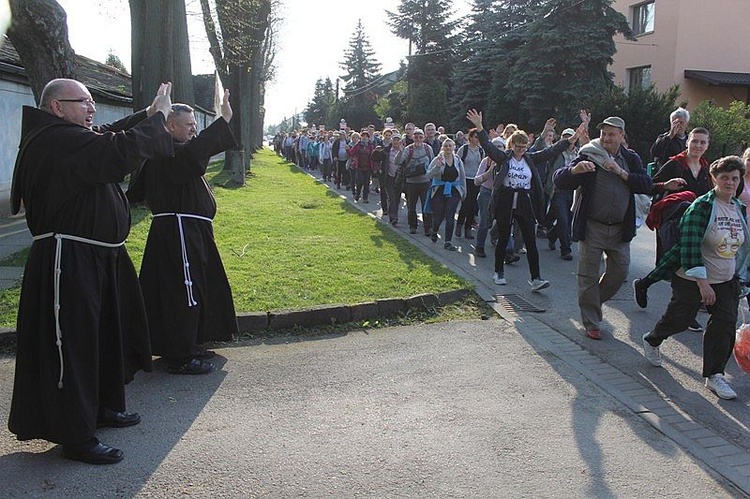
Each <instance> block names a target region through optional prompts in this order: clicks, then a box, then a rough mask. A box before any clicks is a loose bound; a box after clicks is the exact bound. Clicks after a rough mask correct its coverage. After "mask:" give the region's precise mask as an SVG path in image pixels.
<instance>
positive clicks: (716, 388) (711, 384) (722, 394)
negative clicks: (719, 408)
mask: <svg viewBox="0 0 750 499" xmlns="http://www.w3.org/2000/svg"><path fill="white" fill-rule="evenodd" d="M706 388H708V389H709V390H711V391H712V392H714V393H715V394H716V395H717V396H718V397H719V398H723V399H724V400H732V399H736V398H737V394H736V393H735V392H734V390H732V387H731V386H729V382H728V381H727V380H726V378H724V375H723V374H712V375H711V376H709V377H708V378H706Z"/></svg>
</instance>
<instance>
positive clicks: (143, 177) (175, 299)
mask: <svg viewBox="0 0 750 499" xmlns="http://www.w3.org/2000/svg"><path fill="white" fill-rule="evenodd" d="M234 145H235V140H234V136H233V135H232V132H231V130H230V129H229V126H228V125H227V122H226V121H224V119H222V118H219V119H217V120H216V121H214V122H213V123H212V124H211V125H210V126H209V127H208V128H206V129H205V130H203V132H201V133H200V134H199V135H198V136H197V137H195V138H193V139H192V140H190V141H189V142H188V143H186V144H183V145H177V146H176V147H175V154H174V156H173V157H171V158H160V159H153V160H149V161H148V162H146V164H145V165H144V167H143V170H142V171H141V174H140V178H139V180H138V181H137V182H136V184H140V183H145V196H146V203H147V204H148V206H149V208H150V209H151V211H152V212H153V213H154V214H158V213H185V214H192V215H199V216H201V217H205V218H209V219H213V218H214V216H215V215H216V200H215V199H214V196H213V193H212V192H211V189H210V188H209V187H208V184H207V183H206V181H205V179H204V178H203V175H204V174H205V173H206V168H207V166H208V162H209V160H210V159H211V156H213V155H215V154H218V153H220V152H222V151H225V150H227V149H228V148H230V147H233V146H234ZM129 192H130V191H129ZM182 229H183V234H184V241H185V249H186V252H187V258H188V261H189V262H190V274H191V279H192V283H193V284H192V295H193V299H194V301H195V302H197V303H196V304H195V305H192V306H189V305H188V298H187V289H186V287H185V278H184V276H183V259H182V251H181V244H180V227H179V224H178V219H177V217H175V216H161V217H154V219H153V221H152V222H151V228H150V230H149V233H148V240H147V242H146V249H145V250H144V254H143V264H142V265H141V273H140V280H141V289H142V290H143V297H144V298H145V300H146V312H147V314H148V321H149V328H150V330H151V348H152V350H153V353H154V355H161V356H163V357H165V358H167V359H173V360H182V359H186V358H188V357H190V356H192V355H193V354H195V353H196V346H197V345H199V344H201V343H205V342H206V341H228V340H231V339H232V336H233V335H236V334H237V316H236V314H235V311H234V302H233V301H232V290H231V288H230V287H229V281H228V279H227V275H226V272H225V271H224V266H223V264H222V263H221V257H220V255H219V251H218V249H217V248H216V243H215V241H214V233H213V226H212V225H211V222H209V221H206V220H201V219H196V218H189V217H188V218H186V217H183V218H182Z"/></svg>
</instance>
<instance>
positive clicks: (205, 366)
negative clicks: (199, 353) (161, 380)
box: [167, 359, 214, 374]
mask: <svg viewBox="0 0 750 499" xmlns="http://www.w3.org/2000/svg"><path fill="white" fill-rule="evenodd" d="M213 370H214V365H213V364H212V363H210V362H204V361H202V360H200V359H190V360H188V361H187V362H185V363H184V364H172V365H169V366H167V372H169V374H208V373H210V372H211V371H213Z"/></svg>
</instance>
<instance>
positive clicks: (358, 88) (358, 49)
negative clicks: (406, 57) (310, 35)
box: [337, 19, 380, 129]
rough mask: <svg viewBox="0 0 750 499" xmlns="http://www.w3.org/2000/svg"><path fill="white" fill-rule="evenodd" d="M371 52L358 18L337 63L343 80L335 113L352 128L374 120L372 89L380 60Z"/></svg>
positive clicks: (373, 90)
mask: <svg viewBox="0 0 750 499" xmlns="http://www.w3.org/2000/svg"><path fill="white" fill-rule="evenodd" d="M374 56H375V51H374V50H373V49H372V47H371V46H370V41H369V40H368V38H367V35H366V34H365V30H364V27H363V26H362V20H361V19H360V20H358V21H357V26H356V27H355V29H354V34H353V35H352V37H351V39H350V40H349V48H348V49H347V50H345V51H344V61H343V62H342V63H341V69H343V70H344V71H346V74H345V75H343V76H341V79H342V80H344V83H345V86H344V98H343V99H342V100H341V101H340V102H339V105H338V106H337V110H338V114H340V115H341V117H343V118H344V119H345V120H346V121H347V123H349V125H350V126H351V127H352V128H355V129H356V128H358V127H361V126H365V125H367V124H368V123H370V122H373V123H374V122H375V121H376V120H377V115H376V114H375V111H374V110H373V108H374V106H375V103H376V102H377V100H378V95H377V92H376V90H377V82H378V80H379V79H380V63H379V62H377V61H376V60H375V57H374Z"/></svg>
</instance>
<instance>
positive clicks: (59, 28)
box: [8, 0, 76, 103]
mask: <svg viewBox="0 0 750 499" xmlns="http://www.w3.org/2000/svg"><path fill="white" fill-rule="evenodd" d="M10 9H11V13H12V15H13V22H12V24H11V26H10V29H9V30H8V38H10V41H11V42H13V46H14V47H15V48H16V51H18V56H19V57H20V58H21V62H22V63H23V66H24V68H25V69H26V75H27V77H28V79H29V85H30V86H31V90H32V92H34V98H35V99H36V101H37V103H39V98H40V97H41V95H42V89H44V86H45V85H46V84H47V83H48V82H49V81H50V80H53V79H55V78H76V68H75V52H73V49H72V48H71V47H70V42H69V41H68V23H67V20H66V19H67V14H66V13H65V11H64V10H63V8H62V7H60V4H58V3H57V2H56V1H55V0H10Z"/></svg>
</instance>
